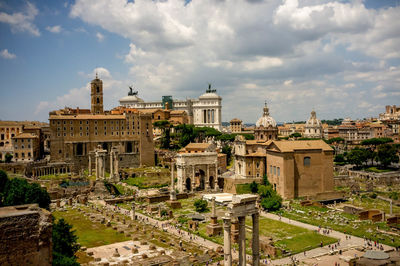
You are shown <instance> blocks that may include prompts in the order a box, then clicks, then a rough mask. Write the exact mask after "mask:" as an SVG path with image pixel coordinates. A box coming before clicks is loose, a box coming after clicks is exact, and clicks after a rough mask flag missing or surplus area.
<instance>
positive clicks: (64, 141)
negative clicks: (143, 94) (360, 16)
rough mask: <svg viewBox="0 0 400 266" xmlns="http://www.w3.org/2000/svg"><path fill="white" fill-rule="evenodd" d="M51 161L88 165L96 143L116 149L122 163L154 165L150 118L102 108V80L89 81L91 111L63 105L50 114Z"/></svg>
mask: <svg viewBox="0 0 400 266" xmlns="http://www.w3.org/2000/svg"><path fill="white" fill-rule="evenodd" d="M49 122H50V130H51V140H50V145H51V146H50V147H51V149H50V151H51V153H50V155H51V161H52V162H70V163H72V164H73V165H74V170H75V171H79V170H81V169H82V168H86V167H87V166H88V157H89V153H90V152H91V151H94V150H95V149H96V148H97V147H98V146H99V145H100V146H101V147H102V148H103V149H104V150H106V151H107V152H110V151H111V149H112V148H117V150H118V151H119V156H120V160H121V165H124V163H125V166H128V165H129V163H131V164H132V166H134V165H139V164H140V165H147V166H151V165H154V145H153V136H152V117H151V115H150V114H143V113H141V112H139V111H138V110H136V109H130V108H120V109H117V110H112V111H104V109H103V82H102V81H101V80H100V79H98V78H97V77H96V78H95V79H94V80H93V81H92V82H91V110H85V109H79V108H77V109H71V108H65V109H62V110H58V111H52V112H50V114H49Z"/></svg>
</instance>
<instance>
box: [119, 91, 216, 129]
mask: <svg viewBox="0 0 400 266" xmlns="http://www.w3.org/2000/svg"><path fill="white" fill-rule="evenodd" d="M119 102H120V105H121V106H124V107H128V108H137V109H162V108H163V104H162V101H159V102H145V101H143V100H142V99H141V98H139V97H137V93H132V92H130V93H129V94H128V96H125V97H123V98H121V99H120V100H119ZM171 109H173V110H183V111H186V112H187V114H188V115H189V117H190V116H191V117H192V118H193V119H192V121H193V124H194V125H195V126H197V127H213V128H215V129H217V130H219V131H221V130H222V115H221V110H222V98H221V97H220V96H219V95H218V94H216V90H211V88H210V87H209V88H208V90H206V93H204V94H203V95H201V96H200V97H199V99H187V100H173V101H172V108H171Z"/></svg>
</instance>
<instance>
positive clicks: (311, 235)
mask: <svg viewBox="0 0 400 266" xmlns="http://www.w3.org/2000/svg"><path fill="white" fill-rule="evenodd" d="M218 222H219V223H222V221H221V220H219V221H218ZM246 225H247V227H251V218H250V217H247V218H246ZM206 230H207V223H200V224H199V228H198V235H200V236H201V237H203V238H206V239H208V240H211V241H213V242H215V243H218V244H220V245H223V244H224V240H223V236H222V235H221V236H212V237H209V236H207V231H206ZM261 236H263V237H271V238H272V239H273V241H274V243H275V246H277V247H279V248H282V249H285V250H287V251H289V252H291V253H292V254H296V253H300V252H303V251H306V250H310V249H313V248H317V247H319V245H320V243H321V241H322V242H323V243H324V245H325V244H332V243H335V242H337V239H336V238H332V237H328V236H324V235H320V234H318V233H317V232H314V231H311V230H308V229H304V228H301V227H297V226H294V225H290V224H286V223H284V222H280V221H275V220H272V219H268V218H265V217H260V237H261ZM251 237H252V236H251V232H249V231H247V232H246V241H247V249H248V253H249V254H250V253H251V249H250V241H251ZM233 247H235V248H237V247H238V245H237V244H234V245H233Z"/></svg>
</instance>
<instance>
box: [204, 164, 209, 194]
mask: <svg viewBox="0 0 400 266" xmlns="http://www.w3.org/2000/svg"><path fill="white" fill-rule="evenodd" d="M205 181H206V182H205V183H206V190H209V189H210V165H209V164H207V178H206V180H205Z"/></svg>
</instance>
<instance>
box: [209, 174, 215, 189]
mask: <svg viewBox="0 0 400 266" xmlns="http://www.w3.org/2000/svg"><path fill="white" fill-rule="evenodd" d="M214 183H215V182H214V177H213V176H210V178H209V179H208V184H209V185H210V188H211V189H214Z"/></svg>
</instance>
